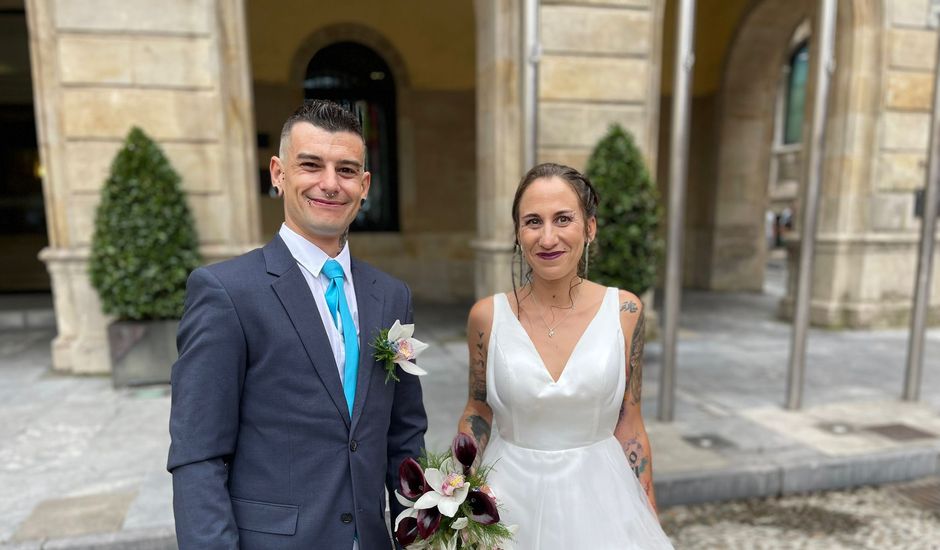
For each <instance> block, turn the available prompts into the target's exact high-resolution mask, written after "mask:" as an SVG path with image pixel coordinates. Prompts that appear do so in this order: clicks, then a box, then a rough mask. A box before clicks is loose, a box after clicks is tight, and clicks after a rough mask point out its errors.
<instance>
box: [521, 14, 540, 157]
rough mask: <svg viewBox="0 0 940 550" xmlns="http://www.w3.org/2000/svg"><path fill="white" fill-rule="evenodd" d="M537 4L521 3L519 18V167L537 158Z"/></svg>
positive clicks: (538, 56)
mask: <svg viewBox="0 0 940 550" xmlns="http://www.w3.org/2000/svg"><path fill="white" fill-rule="evenodd" d="M541 53H542V47H541V44H540V43H539V0H525V4H524V6H523V14H522V63H523V65H522V117H523V138H522V140H523V146H522V149H523V163H524V166H525V170H528V169H529V168H531V167H533V166H535V159H536V158H537V155H538V130H539V127H538V119H539V117H538V114H539V113H538V109H539V103H538V101H539V59H540V58H541Z"/></svg>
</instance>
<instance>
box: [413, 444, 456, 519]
mask: <svg viewBox="0 0 940 550" xmlns="http://www.w3.org/2000/svg"><path fill="white" fill-rule="evenodd" d="M424 479H426V480H427V482H428V485H430V486H431V489H432V491H428V492H427V493H424V494H423V495H421V498H419V499H418V500H417V502H415V504H414V507H415V509H417V510H425V509H428V508H434V507H435V506H437V509H438V511H440V512H441V514H443V515H445V516H447V517H449V518H452V517H454V514H456V513H457V510H459V509H460V505H461V504H463V501H464V500H466V499H467V493H469V492H470V482H468V481H467V478H466V477H464V475H463V466H462V465H460V464H455V463H454V460H453V459H451V458H447V459H445V460H444V462H443V463H441V467H440V469H438V468H428V469H426V470H425V471H424Z"/></svg>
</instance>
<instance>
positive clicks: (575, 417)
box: [459, 163, 672, 550]
mask: <svg viewBox="0 0 940 550" xmlns="http://www.w3.org/2000/svg"><path fill="white" fill-rule="evenodd" d="M596 210H597V193H596V192H595V190H594V188H593V186H592V185H591V183H590V182H589V181H588V179H587V178H586V177H584V176H583V175H581V174H580V173H578V172H577V171H576V170H574V169H573V168H569V167H567V166H562V165H559V164H551V163H547V164H540V165H538V166H536V167H534V168H532V169H531V170H530V171H529V172H528V173H527V174H526V175H525V177H523V179H522V181H521V182H520V184H519V187H518V189H517V190H516V195H515V199H514V200H513V205H512V217H513V222H514V226H515V237H516V254H517V255H520V256H521V257H520V258H516V259H517V260H518V262H519V265H520V270H522V269H523V268H522V267H521V266H529V267H528V268H527V269H526V270H525V272H524V273H522V275H521V281H520V285H521V286H517V285H516V284H515V277H514V278H513V279H514V282H513V292H512V293H510V294H497V295H495V296H491V297H489V298H484V299H483V300H480V301H479V302H477V303H476V304H475V305H474V306H473V308H472V309H471V311H470V316H469V320H468V323H467V324H468V326H467V339H468V342H467V343H468V346H469V349H470V396H469V399H468V401H467V406H466V409H465V411H464V414H463V416H462V417H461V421H460V425H459V430H460V431H462V432H464V433H467V434H470V435H472V436H473V437H474V438H475V439H476V441H477V444H478V445H479V447H480V448H481V449H484V452H483V457H482V460H483V462H485V463H487V464H490V465H492V470H491V471H490V473H489V478H488V479H489V483H490V487H491V488H492V490H493V492H494V494H495V495H496V498H497V499H499V501H500V503H501V505H502V508H501V512H500V513H501V515H502V520H503V521H504V522H505V523H506V524H507V525H513V524H515V525H517V526H518V530H517V532H516V537H515V544H514V546H515V548H519V549H532V550H553V549H558V550H561V549H564V550H572V549H590V550H599V549H626V548H638V549H651V548H672V545H671V544H670V543H669V539H668V538H667V537H666V535H665V534H664V533H663V531H662V529H661V528H660V526H659V521H658V519H657V515H656V499H655V497H654V495H653V469H652V453H651V451H650V444H649V440H648V438H647V435H646V428H645V427H644V425H643V417H642V415H641V412H640V394H641V388H642V362H641V359H642V355H643V343H644V338H643V333H644V312H643V304H642V303H641V302H640V300H639V299H638V298H637V297H636V296H635V295H633V294H631V293H630V292H627V291H625V290H618V289H616V288H605V287H603V286H601V285H598V284H596V283H593V282H591V281H589V280H587V279H586V276H587V269H588V257H589V255H588V254H587V252H588V250H589V249H590V243H591V241H592V240H593V239H594V236H595V234H596V231H597V221H596V219H595V212H596ZM523 259H524V262H523Z"/></svg>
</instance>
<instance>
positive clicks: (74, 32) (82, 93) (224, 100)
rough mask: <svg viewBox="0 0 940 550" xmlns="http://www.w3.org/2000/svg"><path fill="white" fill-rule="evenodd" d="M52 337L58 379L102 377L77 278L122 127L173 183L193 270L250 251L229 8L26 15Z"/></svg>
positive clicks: (241, 55) (248, 157) (246, 172)
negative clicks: (197, 251)
mask: <svg viewBox="0 0 940 550" xmlns="http://www.w3.org/2000/svg"><path fill="white" fill-rule="evenodd" d="M26 7H27V15H28V19H29V29H30V46H31V47H30V49H31V63H32V72H33V86H34V98H35V105H36V115H37V117H36V118H37V128H38V132H39V147H40V155H41V158H42V162H43V165H44V168H45V175H44V179H43V189H44V195H45V205H46V213H47V223H48V234H49V247H48V248H46V249H45V250H43V252H42V256H41V257H42V259H43V261H45V262H46V265H47V267H48V269H49V272H50V275H51V279H52V290H53V294H54V298H55V310H56V319H57V323H58V335H57V337H56V339H55V341H54V342H53V364H54V367H55V368H56V369H58V370H67V371H72V372H107V371H109V370H110V359H109V357H108V346H107V343H106V336H105V334H106V333H105V328H106V324H107V322H108V321H109V319H107V318H106V317H105V316H103V315H102V313H101V308H100V304H99V302H98V298H97V295H96V293H95V291H94V290H93V289H92V288H91V286H90V284H89V281H88V276H87V259H88V254H89V245H90V243H91V237H92V233H93V229H94V215H95V208H96V206H97V204H98V201H99V192H100V188H101V186H102V183H103V182H104V180H105V178H106V177H107V173H108V170H109V167H110V163H111V160H112V159H113V157H114V155H115V153H116V152H117V150H118V149H119V147H120V146H121V143H122V140H123V138H124V137H125V136H126V134H127V132H128V130H129V129H130V128H131V127H132V126H134V125H136V126H140V127H141V128H142V129H143V130H144V131H145V132H147V133H148V134H149V135H150V136H151V137H153V138H154V139H156V140H157V141H158V142H159V143H160V145H161V147H163V149H164V150H165V152H166V154H167V156H168V157H169V159H170V162H171V163H172V164H173V166H174V168H175V169H176V170H177V171H178V172H179V173H180V175H181V176H182V180H183V188H184V190H185V191H186V193H187V199H188V201H189V204H190V207H191V209H192V211H193V214H194V218H195V220H196V226H197V231H198V234H199V239H200V244H201V251H202V253H203V255H204V257H205V259H206V260H207V261H215V260H219V259H222V258H225V257H229V256H231V255H234V254H237V253H241V252H243V251H244V250H246V249H247V248H250V247H252V246H254V245H256V244H257V243H258V241H259V235H258V222H257V219H258V214H257V202H256V201H255V200H254V195H253V191H254V189H255V188H256V180H255V177H254V174H255V170H254V166H255V158H254V131H253V126H252V120H251V117H250V105H251V94H250V90H249V88H248V79H247V74H248V73H247V55H246V49H245V33H244V15H243V6H242V3H241V0H198V1H191V0H168V1H166V2H160V3H154V2H148V1H145V0H122V1H118V0H93V1H89V2H70V1H67V0H29V1H28V2H27V4H26Z"/></svg>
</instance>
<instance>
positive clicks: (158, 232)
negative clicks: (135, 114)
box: [89, 128, 200, 320]
mask: <svg viewBox="0 0 940 550" xmlns="http://www.w3.org/2000/svg"><path fill="white" fill-rule="evenodd" d="M199 261H200V260H199V252H198V239H197V238H196V231H195V229H194V228H193V219H192V216H191V214H190V212H189V208H188V207H187V206H186V200H185V197H184V195H183V192H182V190H181V189H180V177H179V175H178V174H177V173H176V171H175V170H173V167H172V166H170V163H169V161H168V160H167V158H166V157H165V156H164V154H163V151H161V150H160V147H159V146H157V144H156V143H154V142H153V141H152V140H151V139H150V138H149V137H147V135H146V134H144V132H143V131H141V130H140V129H139V128H133V129H131V131H130V133H129V134H128V135H127V139H126V140H125V142H124V147H123V148H122V149H121V150H120V151H119V152H118V154H117V156H116V157H115V158H114V162H113V163H112V164H111V174H110V175H109V176H108V179H107V181H105V184H104V189H103V190H102V193H101V203H100V204H99V205H98V210H97V212H96V213H95V235H94V238H93V240H92V246H91V260H90V264H89V272H90V275H91V283H92V285H94V287H95V289H97V291H98V296H99V297H100V298H101V303H102V306H103V309H104V311H105V313H110V314H113V315H117V316H118V317H119V318H122V319H135V320H145V319H147V320H149V319H178V318H179V317H180V315H181V314H182V311H183V298H184V295H185V293H186V278H187V277H188V276H189V273H190V272H191V271H192V270H193V269H195V268H196V266H198V265H199Z"/></svg>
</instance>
